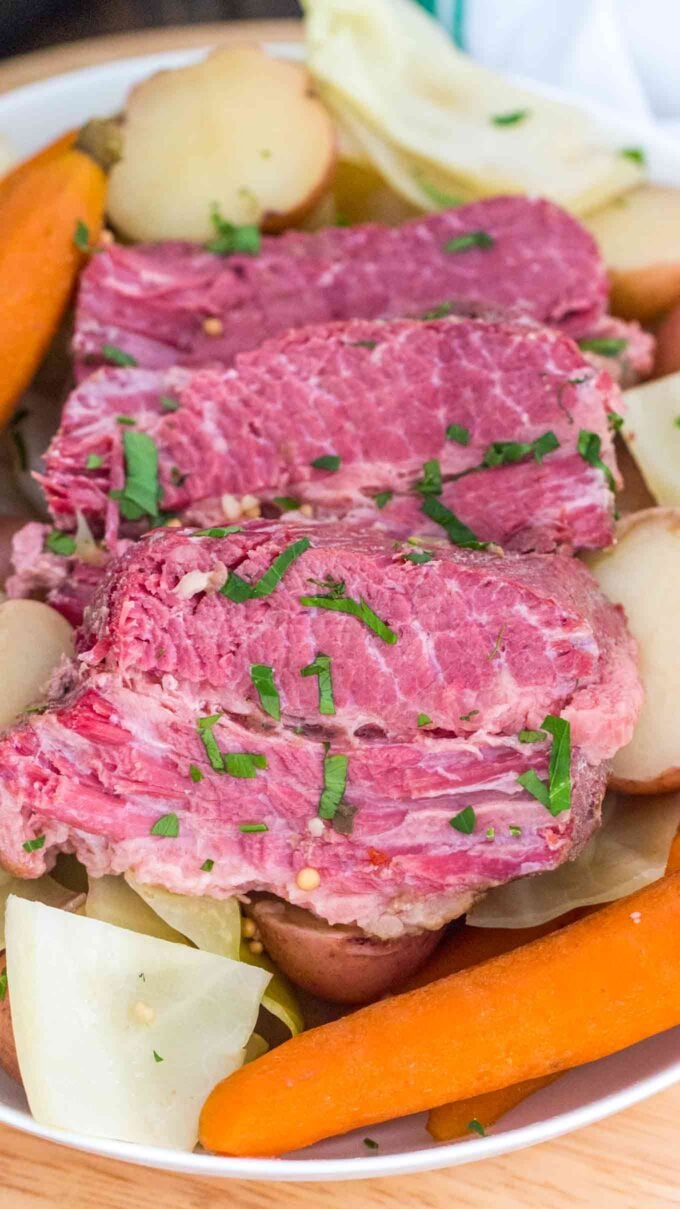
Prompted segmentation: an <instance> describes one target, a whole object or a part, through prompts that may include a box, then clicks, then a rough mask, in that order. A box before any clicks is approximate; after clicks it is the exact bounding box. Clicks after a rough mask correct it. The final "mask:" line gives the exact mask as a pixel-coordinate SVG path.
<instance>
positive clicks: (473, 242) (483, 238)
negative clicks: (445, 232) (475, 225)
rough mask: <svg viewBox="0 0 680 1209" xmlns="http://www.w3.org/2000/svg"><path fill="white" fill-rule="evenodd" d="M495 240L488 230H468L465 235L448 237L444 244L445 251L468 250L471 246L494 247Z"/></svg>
mask: <svg viewBox="0 0 680 1209" xmlns="http://www.w3.org/2000/svg"><path fill="white" fill-rule="evenodd" d="M494 243H495V240H494V238H493V236H492V235H489V233H488V231H466V233H465V234H464V235H456V236H454V238H453V239H447V241H446V243H445V244H444V251H445V252H467V251H468V250H469V249H470V248H492V247H493V245H494Z"/></svg>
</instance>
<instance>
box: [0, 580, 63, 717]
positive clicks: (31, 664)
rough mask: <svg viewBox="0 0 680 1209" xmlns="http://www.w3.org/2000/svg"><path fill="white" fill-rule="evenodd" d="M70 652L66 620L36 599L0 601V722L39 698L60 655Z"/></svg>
mask: <svg viewBox="0 0 680 1209" xmlns="http://www.w3.org/2000/svg"><path fill="white" fill-rule="evenodd" d="M72 654H73V630H72V629H71V626H70V625H69V623H68V622H67V621H66V620H65V619H64V618H63V617H62V616H61V614H60V613H57V611H56V609H51V608H50V607H49V605H46V604H41V603H40V601H37V600H6V601H5V603H4V604H1V605H0V726H9V724H10V723H11V722H14V720H15V719H16V718H18V717H19V715H20V714H21V713H23V711H24V710H25V709H27V708H28V706H29V705H33V704H35V703H36V702H39V701H40V700H41V698H42V695H43V693H44V691H45V689H46V687H47V683H48V681H49V678H50V676H51V674H52V672H53V671H54V669H55V668H56V667H57V665H58V663H59V662H60V661H61V659H62V657H63V656H64V655H72Z"/></svg>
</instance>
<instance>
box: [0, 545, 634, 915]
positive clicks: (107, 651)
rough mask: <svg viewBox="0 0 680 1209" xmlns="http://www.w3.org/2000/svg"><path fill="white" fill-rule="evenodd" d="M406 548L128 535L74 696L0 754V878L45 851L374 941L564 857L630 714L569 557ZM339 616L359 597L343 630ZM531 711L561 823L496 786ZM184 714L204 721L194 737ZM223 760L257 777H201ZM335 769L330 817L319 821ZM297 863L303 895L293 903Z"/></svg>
mask: <svg viewBox="0 0 680 1209" xmlns="http://www.w3.org/2000/svg"><path fill="white" fill-rule="evenodd" d="M305 539H307V540H308V541H309V545H307V540H305ZM296 543H301V544H296ZM409 549H410V548H409V547H408V545H400V546H399V547H398V548H395V547H394V543H393V542H392V541H391V540H388V539H386V538H382V537H381V536H380V535H379V534H376V533H368V532H358V531H352V530H351V529H350V528H349V527H348V526H333V525H321V524H318V525H309V526H306V527H302V526H300V525H292V524H276V523H273V524H272V523H267V522H254V523H252V524H250V525H248V526H246V528H245V529H244V530H242V531H241V532H238V533H235V534H231V535H229V536H226V537H221V538H215V537H210V536H205V537H204V536H197V535H195V534H190V533H187V532H177V531H175V532H172V531H165V532H163V531H156V532H154V533H153V534H150V535H149V536H148V537H146V538H144V539H143V540H142V541H141V542H138V543H137V544H136V545H135V546H133V547H132V548H131V549H130V550H129V551H128V552H127V553H126V554H125V555H124V556H123V557H122V559H121V560H119V561H118V562H117V563H116V564H114V565H112V566H111V567H110V569H109V571H108V573H107V576H106V579H105V581H104V583H103V584H102V587H101V588H100V591H99V593H98V595H97V597H96V599H95V602H94V604H93V606H92V608H91V610H90V612H89V615H88V621H87V624H86V627H85V629H84V631H83V632H82V634H81V636H80V651H79V657H78V659H77V660H76V661H74V663H73V668H72V676H71V683H70V685H69V684H68V681H67V678H65V677H64V675H63V674H62V675H61V676H60V680H59V690H60V694H61V695H60V696H59V697H58V698H55V700H54V701H53V703H52V705H51V707H50V709H48V711H47V712H46V713H43V714H40V715H31V716H29V717H27V718H26V719H24V720H23V721H22V722H21V723H20V724H18V725H17V726H15V727H14V728H13V729H12V730H10V731H9V732H7V734H6V735H5V736H4V738H3V739H2V741H1V742H0V811H1V813H2V828H1V829H0V834H1V836H2V839H1V841H0V855H1V856H2V860H3V863H5V864H6V865H7V867H9V868H14V869H15V870H16V871H17V872H19V873H21V874H22V875H24V876H37V875H38V874H39V873H40V872H42V870H43V869H45V868H46V867H48V866H49V865H50V863H51V862H52V860H53V859H54V855H55V853H56V851H58V850H59V849H63V848H66V849H67V850H70V851H76V853H77V854H78V856H79V857H80V858H81V859H82V860H83V861H84V862H85V863H86V865H87V866H88V868H89V869H90V872H91V873H92V874H94V875H100V874H103V873H106V872H120V871H122V870H127V869H132V870H133V871H134V873H135V876H136V877H138V878H139V879H141V880H143V881H147V882H155V883H160V884H163V885H166V886H168V887H169V888H171V889H174V890H179V891H182V892H185V893H196V894H214V895H217V896H221V895H227V894H231V893H234V892H247V891H248V890H251V889H267V890H271V891H273V892H274V893H276V894H279V895H282V896H283V897H285V898H288V899H290V900H291V901H293V902H296V903H299V904H300V905H302V906H306V907H309V908H311V909H312V910H314V911H316V912H317V913H318V914H319V915H321V916H323V917H324V918H326V919H328V920H330V921H331V922H351V921H357V922H358V923H359V924H360V925H361V926H362V927H364V928H365V929H366V930H367V931H369V932H373V933H375V934H376V935H379V936H391V935H398V934H399V933H400V932H402V931H403V930H410V929H416V928H421V927H437V926H439V925H440V924H441V923H442V922H443V921H445V920H446V919H448V918H451V917H453V916H454V915H456V914H459V913H460V912H461V911H463V910H464V909H465V908H466V906H467V905H468V904H469V902H470V901H471V900H472V899H473V898H474V897H475V896H476V895H477V894H479V893H480V892H481V891H483V890H484V889H485V888H486V887H488V886H489V885H493V884H496V883H498V882H502V881H505V880H508V879H509V878H512V877H516V876H519V875H521V874H524V873H529V872H534V871H537V870H541V869H546V868H552V867H554V866H555V865H557V864H559V863H560V862H561V861H562V860H564V859H566V858H567V857H568V856H569V855H570V854H573V853H574V852H575V851H577V850H578V848H579V847H580V846H581V845H582V844H583V843H584V842H585V840H586V839H587V837H588V835H589V834H590V832H591V830H592V828H593V827H594V826H595V825H596V822H597V818H598V815H599V804H600V800H601V797H602V793H603V791H604V783H605V774H606V764H605V763H604V761H606V759H607V758H608V757H609V756H611V755H612V754H613V752H614V751H615V750H617V749H618V747H619V746H621V745H622V744H623V743H625V742H626V741H627V740H628V738H629V736H630V733H631V730H632V726H633V724H634V721H635V718H636V715H637V712H638V709H639V705H640V697H641V690H640V686H639V683H638V679H637V673H636V668H635V654H634V647H633V643H632V640H631V639H630V637H629V635H628V633H627V631H626V627H625V622H624V619H623V616H622V613H621V612H620V610H618V609H616V608H614V607H613V606H611V605H610V604H608V603H607V602H606V601H605V600H604V598H603V597H602V596H601V594H600V592H599V590H598V589H597V587H596V585H595V583H594V581H593V580H592V579H591V577H590V576H589V574H588V573H587V571H586V570H585V569H584V568H583V567H582V566H581V565H580V564H579V563H577V562H576V561H575V560H572V559H567V558H563V557H561V556H549V557H545V556H541V555H535V556H528V557H522V558H520V557H517V556H513V555H506V556H505V557H500V556H496V555H493V554H485V553H476V552H470V551H460V550H456V549H453V548H449V547H446V548H444V549H442V550H441V551H437V552H436V553H435V554H434V555H433V558H432V559H431V560H430V561H429V562H427V563H424V564H417V563H413V562H411V561H409V559H408V557H407V555H408V553H409ZM285 552H287V556H286V557H284V559H283V563H287V565H285V566H284V565H283V564H282V563H281V562H280V561H278V562H277V560H280V559H281V556H282V555H284V553H285ZM267 572H269V573H270V574H269V579H268V580H266V581H264V583H263V580H262V577H263V576H264V575H265V574H266V573H267ZM272 572H277V573H276V574H272ZM225 582H226V583H227V584H228V585H230V586H229V587H228V593H229V595H224V594H223V593H221V592H220V591H219V585H220V584H224V583H225ZM255 584H260V587H259V588H258V589H257V590H256V592H255V594H254V595H253V585H255ZM269 588H271V591H267V590H266V589H269ZM258 592H259V593H260V594H259V595H258V594H257V593H258ZM310 595H312V596H315V597H319V596H320V597H321V599H322V600H325V601H326V602H331V606H330V607H324V606H323V605H322V604H319V603H318V601H317V603H305V604H303V603H302V598H307V597H308V596H310ZM244 597H245V599H244ZM338 601H340V602H343V601H344V602H347V601H355V602H361V601H364V606H363V613H362V617H363V620H362V619H361V618H359V617H357V616H355V615H354V613H355V612H356V609H355V610H353V611H350V612H348V611H347V610H346V608H344V606H342V605H341V606H340V607H339V608H338V607H336V606H337V602H338ZM333 602H335V603H333ZM367 609H368V612H367V611H366V610H367ZM381 627H387V629H384V628H381ZM394 638H396V641H394ZM320 652H323V653H324V654H325V655H327V656H328V657H329V661H330V662H329V664H328V665H327V666H328V668H329V674H330V680H331V685H332V702H333V708H334V710H335V713H332V714H331V713H328V712H326V713H322V712H320V695H319V694H320V692H321V687H320V685H319V681H318V676H317V675H316V674H311V673H310V674H307V675H304V676H303V675H301V671H302V669H303V668H305V667H309V665H310V663H313V662H314V661H315V660H316V657H317V656H318V654H319V653H320ZM254 665H261V666H262V667H265V668H271V683H272V685H273V689H272V688H271V687H270V688H269V689H266V687H265V689H264V690H262V689H261V688H258V687H257V685H256V684H255V683H254V680H253V674H252V668H253V666H254ZM255 679H257V677H256V678H255ZM261 683H262V682H261V681H260V684H261ZM325 693H326V695H327V693H328V688H327V687H326V689H325ZM274 697H278V700H279V704H280V709H277V708H276V704H275V703H274V704H272V700H273V698H274ZM279 712H280V718H277V717H276V715H277V713H279ZM546 713H548V714H553V715H561V716H562V717H563V718H565V719H567V720H569V722H570V723H571V735H572V744H573V746H572V759H571V782H572V797H571V808H570V809H569V810H566V811H564V812H563V813H558V814H553V813H551V812H550V810H548V809H547V808H546V806H545V805H542V804H541V802H540V801H538V800H537V799H536V798H535V797H534V796H532V795H531V793H530V792H528V791H527V790H526V789H524V788H523V787H522V786H521V785H520V784H519V783H518V780H517V778H518V776H519V775H521V774H522V773H524V772H526V771H528V770H529V769H533V770H535V772H536V773H537V775H538V776H539V777H540V778H542V779H543V780H546V779H547V777H548V759H549V752H550V736H549V735H548V736H547V737H546V738H545V739H536V738H535V737H534V738H532V737H531V736H530V737H529V741H526V742H523V741H522V739H521V738H520V736H519V731H520V730H522V729H523V728H526V727H529V728H534V727H537V726H540V724H541V722H542V721H543V718H544V716H545V714H546ZM215 715H220V717H219V718H215ZM419 715H427V720H424V719H423V717H419ZM201 718H204V719H205V718H208V719H213V720H212V721H211V722H209V723H207V724H204V738H203V740H202V739H201V736H200V735H199V730H198V720H199V719H201ZM419 722H420V725H418V723H419ZM206 726H207V731H206V730H205V727H206ZM206 734H207V735H208V736H209V737H210V736H212V739H213V741H214V744H215V746H211V745H210V741H209V739H208V742H206V741H205V735H206ZM523 737H524V738H526V736H523ZM326 744H328V745H329V746H328V747H327V746H326ZM220 753H222V754H221V755H220ZM225 753H229V754H230V755H231V756H232V757H233V755H234V754H235V753H249V754H250V755H256V756H259V757H264V759H265V760H266V766H263V761H262V759H260V760H257V761H249V760H248V759H246V760H245V765H246V768H245V769H244V767H243V761H241V768H240V771H241V773H243V772H244V771H246V772H248V773H249V774H250V775H248V776H245V777H244V776H238V775H233V774H234V773H236V772H237V771H238V764H239V762H238V761H237V762H236V763H235V764H234V762H233V760H232V761H231V762H229V761H227V762H226V767H227V769H230V771H225V770H224V763H222V771H220V762H221V761H224V754H225ZM335 755H344V756H346V757H347V768H346V783H344V785H341V787H340V790H339V791H338V792H337V793H336V795H335V806H337V803H338V798H341V799H342V806H341V807H339V809H338V814H337V815H336V817H335V819H330V818H326V819H323V818H321V819H320V818H319V806H320V798H321V794H322V791H323V789H324V783H326V787H327V788H329V786H331V785H332V783H333V775H331V772H330V769H331V768H334V770H335V775H337V773H338V766H337V762H336V764H335V766H333V764H332V763H331V764H329V761H332V757H333V756H335ZM340 763H342V762H340ZM332 796H333V795H332V794H331V797H332ZM468 807H472V809H473V815H472V816H471V814H470V811H469V810H468V811H467V813H466V814H465V815H464V820H465V823H464V825H463V824H462V823H461V822H457V823H456V825H454V826H452V825H451V819H454V820H455V819H457V816H458V815H459V814H460V813H461V812H462V811H464V810H466V808H468ZM326 813H328V811H327V812H326ZM330 813H332V811H331V812H330ZM471 818H472V830H470V826H469V824H470V820H471ZM159 819H162V820H163V822H162V823H160V824H159V822H158V821H159ZM255 825H257V826H259V830H257V831H254V832H253V831H252V830H247V831H244V830H243V828H244V827H247V828H252V827H253V826H255ZM265 827H266V830H265V829H264V828H265ZM348 832H349V833H348ZM43 836H44V837H45V838H44V841H41V843H40V845H39V846H38V845H32V844H31V843H30V841H31V839H33V838H36V837H43ZM303 868H307V869H308V868H312V869H315V870H317V871H318V873H319V878H320V884H319V886H318V888H317V889H312V890H310V889H302V888H300V886H299V885H298V882H297V880H296V879H297V875H298V874H299V872H300V871H301V870H302V869H303ZM306 884H307V882H306V881H305V879H303V886H304V885H306Z"/></svg>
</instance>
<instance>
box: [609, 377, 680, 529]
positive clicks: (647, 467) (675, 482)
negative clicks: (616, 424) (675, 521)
mask: <svg viewBox="0 0 680 1209" xmlns="http://www.w3.org/2000/svg"><path fill="white" fill-rule="evenodd" d="M625 399H626V413H625V421H624V425H623V435H624V438H625V440H626V443H627V445H628V448H629V449H630V452H631V453H632V455H633V457H634V459H635V461H636V462H637V465H638V466H639V468H640V470H641V472H642V476H643V478H644V480H645V482H646V484H647V486H648V487H649V490H650V491H651V493H652V495H653V496H654V498H655V499H656V500H657V501H658V502H659V503H660V504H667V505H670V506H672V507H676V506H679V505H680V373H677V374H670V375H669V376H668V377H667V378H658V379H657V380H656V381H654V382H645V384H644V385H643V386H636V387H634V388H633V389H632V390H627V391H626V392H625Z"/></svg>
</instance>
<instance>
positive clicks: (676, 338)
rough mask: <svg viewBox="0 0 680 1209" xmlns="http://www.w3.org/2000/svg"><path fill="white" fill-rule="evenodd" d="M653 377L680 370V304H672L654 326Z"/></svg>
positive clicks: (662, 376)
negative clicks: (655, 326)
mask: <svg viewBox="0 0 680 1209" xmlns="http://www.w3.org/2000/svg"><path fill="white" fill-rule="evenodd" d="M654 335H655V336H656V356H655V358H654V377H655V378H664V377H666V376H667V375H669V374H674V373H676V371H677V370H680V305H679V306H674V307H673V309H672V310H670V311H669V312H668V314H667V315H666V316H665V318H664V319H663V320H662V322H661V323H660V324H659V325H658V327H657V328H656V331H655V333H654Z"/></svg>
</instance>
